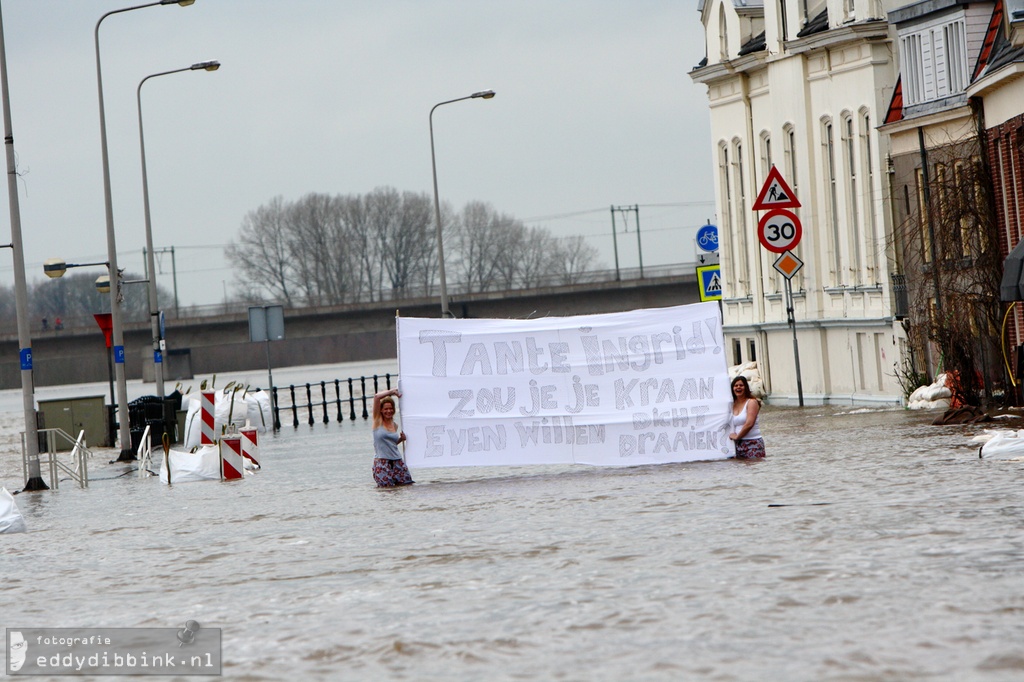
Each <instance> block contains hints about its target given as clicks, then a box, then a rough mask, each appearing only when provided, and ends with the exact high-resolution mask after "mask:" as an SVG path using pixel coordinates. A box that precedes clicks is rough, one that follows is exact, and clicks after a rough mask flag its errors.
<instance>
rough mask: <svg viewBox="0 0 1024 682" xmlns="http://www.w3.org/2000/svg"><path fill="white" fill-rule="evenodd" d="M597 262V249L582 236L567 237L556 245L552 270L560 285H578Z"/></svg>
mask: <svg viewBox="0 0 1024 682" xmlns="http://www.w3.org/2000/svg"><path fill="white" fill-rule="evenodd" d="M596 260H597V249H596V248H595V247H593V246H591V245H590V244H588V243H587V242H586V240H585V239H584V238H583V237H582V236H580V235H575V236H572V237H566V238H565V239H563V240H561V241H560V242H558V243H556V244H555V246H554V250H553V258H552V269H553V271H554V274H555V275H556V276H557V277H558V281H559V283H560V284H577V283H579V282H580V281H582V278H583V275H584V274H585V273H586V272H587V271H589V270H591V269H592V268H593V266H594V262H595V261H596Z"/></svg>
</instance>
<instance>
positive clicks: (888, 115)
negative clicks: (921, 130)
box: [882, 76, 903, 124]
mask: <svg viewBox="0 0 1024 682" xmlns="http://www.w3.org/2000/svg"><path fill="white" fill-rule="evenodd" d="M902 120H903V76H899V77H898V78H897V79H896V88H895V89H894V90H893V91H892V101H890V102H889V109H888V110H887V111H886V112H885V118H884V119H882V122H883V124H884V123H895V122H896V121H902Z"/></svg>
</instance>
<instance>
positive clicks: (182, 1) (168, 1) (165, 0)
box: [160, 0, 196, 7]
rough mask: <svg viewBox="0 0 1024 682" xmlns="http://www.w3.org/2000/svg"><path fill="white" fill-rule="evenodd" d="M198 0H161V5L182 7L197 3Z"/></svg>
mask: <svg viewBox="0 0 1024 682" xmlns="http://www.w3.org/2000/svg"><path fill="white" fill-rule="evenodd" d="M195 1H196V0H160V4H161V5H180V6H182V7H188V6H189V5H192V4H194V3H195Z"/></svg>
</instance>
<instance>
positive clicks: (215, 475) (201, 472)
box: [153, 445, 220, 485]
mask: <svg viewBox="0 0 1024 682" xmlns="http://www.w3.org/2000/svg"><path fill="white" fill-rule="evenodd" d="M153 457H154V458H156V459H159V460H160V480H161V481H163V482H164V483H170V484H171V485H174V484H175V483H189V482H191V481H219V480H220V449H219V448H218V446H216V445H204V446H202V447H201V448H199V449H198V450H196V451H195V452H185V451H182V450H171V451H170V452H168V453H167V457H165V456H164V453H163V452H154V453H153ZM167 459H170V462H171V468H170V474H171V475H170V480H168V478H167V462H166V460H167Z"/></svg>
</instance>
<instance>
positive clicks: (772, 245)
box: [757, 208, 804, 253]
mask: <svg viewBox="0 0 1024 682" xmlns="http://www.w3.org/2000/svg"><path fill="white" fill-rule="evenodd" d="M803 231H804V228H803V225H801V224H800V219H799V218H797V217H796V214H795V213H793V212H792V211H787V210H786V209H784V208H777V209H775V210H773V211H768V212H767V213H765V214H764V215H763V216H762V217H761V220H759V221H757V238H758V239H759V240H760V241H761V246H763V247H764V248H766V249H768V250H769V251H774V252H775V253H782V252H784V251H789V250H790V249H791V248H793V247H794V246H796V245H797V244H799V243H800V237H801V236H803Z"/></svg>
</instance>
